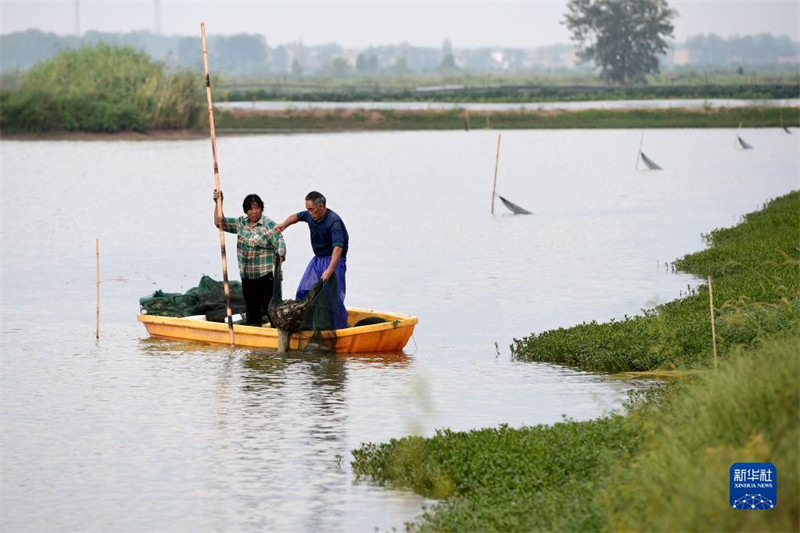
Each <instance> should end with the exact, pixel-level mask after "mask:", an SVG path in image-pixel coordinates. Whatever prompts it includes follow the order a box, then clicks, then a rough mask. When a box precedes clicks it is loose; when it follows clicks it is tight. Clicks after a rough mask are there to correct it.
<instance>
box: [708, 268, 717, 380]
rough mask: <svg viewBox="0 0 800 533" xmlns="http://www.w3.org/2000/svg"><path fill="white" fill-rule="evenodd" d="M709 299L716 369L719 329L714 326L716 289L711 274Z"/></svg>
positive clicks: (715, 365)
mask: <svg viewBox="0 0 800 533" xmlns="http://www.w3.org/2000/svg"><path fill="white" fill-rule="evenodd" d="M708 301H709V302H710V305H711V345H712V346H713V348H714V370H716V369H717V330H716V327H715V326H714V291H713V289H712V288H711V276H708Z"/></svg>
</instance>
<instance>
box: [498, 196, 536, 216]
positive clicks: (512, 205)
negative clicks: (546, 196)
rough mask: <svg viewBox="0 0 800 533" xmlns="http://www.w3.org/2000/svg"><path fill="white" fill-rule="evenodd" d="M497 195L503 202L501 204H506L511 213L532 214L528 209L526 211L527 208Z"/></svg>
mask: <svg viewBox="0 0 800 533" xmlns="http://www.w3.org/2000/svg"><path fill="white" fill-rule="evenodd" d="M497 197H498V198H500V201H501V202H503V205H504V206H506V207H507V208H508V210H509V211H511V212H512V213H514V214H515V215H532V214H533V213H531V212H530V211H528V210H527V209H525V208H524V207H522V206H519V205H517V204H515V203H514V202H512V201H511V200H506V199H505V198H503V197H502V196H500V195H499V194H498V195H497Z"/></svg>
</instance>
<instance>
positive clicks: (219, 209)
mask: <svg viewBox="0 0 800 533" xmlns="http://www.w3.org/2000/svg"><path fill="white" fill-rule="evenodd" d="M200 32H201V33H202V34H203V64H204V65H205V71H206V99H207V100H208V127H209V130H210V132H211V153H212V155H213V156H214V188H215V189H216V190H217V191H221V190H222V189H221V188H220V185H219V165H218V164H217V134H216V132H215V130H214V106H213V104H212V103H211V77H210V76H209V75H208V47H207V46H206V25H205V23H204V22H201V23H200ZM217 217H218V218H219V220H220V224H219V249H220V253H221V254H222V287H223V289H224V290H225V304H226V308H227V312H228V331H229V332H230V337H231V346H234V345H235V343H234V337H233V311H232V310H231V289H230V286H229V285H228V259H227V256H226V254H225V231H224V230H223V229H222V219H223V215H222V195H221V194H220V195H218V196H217Z"/></svg>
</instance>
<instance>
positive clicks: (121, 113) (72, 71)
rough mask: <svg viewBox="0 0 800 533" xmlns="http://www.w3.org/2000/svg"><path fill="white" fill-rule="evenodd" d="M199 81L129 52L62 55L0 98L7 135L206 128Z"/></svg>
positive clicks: (99, 49) (108, 49)
mask: <svg viewBox="0 0 800 533" xmlns="http://www.w3.org/2000/svg"><path fill="white" fill-rule="evenodd" d="M201 89H202V84H201V83H200V82H199V81H198V77H197V76H196V75H194V74H192V73H186V72H176V73H170V72H167V70H166V68H165V66H164V65H163V64H161V63H155V62H153V61H152V60H151V59H150V57H149V56H148V55H147V54H144V53H142V52H136V51H134V50H133V49H132V48H127V47H115V46H108V45H103V44H100V45H97V46H87V47H83V48H80V49H77V50H65V51H63V52H61V53H60V54H59V55H58V56H57V57H55V58H54V59H52V60H50V61H45V62H42V63H39V64H37V65H35V66H34V67H33V68H31V69H30V70H29V71H27V72H26V73H25V74H24V76H23V78H22V81H21V84H20V87H19V88H17V89H13V90H5V91H2V92H0V128H2V130H3V132H5V133H16V132H36V133H42V132H51V131H85V132H106V133H111V132H118V131H146V130H152V129H191V128H199V127H200V126H201V125H202V110H203V109H204V103H205V98H204V95H203V92H202V90H201Z"/></svg>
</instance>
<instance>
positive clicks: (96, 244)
mask: <svg viewBox="0 0 800 533" xmlns="http://www.w3.org/2000/svg"><path fill="white" fill-rule="evenodd" d="M94 252H95V256H96V263H97V328H96V329H95V337H96V338H97V339H100V239H95V240H94Z"/></svg>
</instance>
